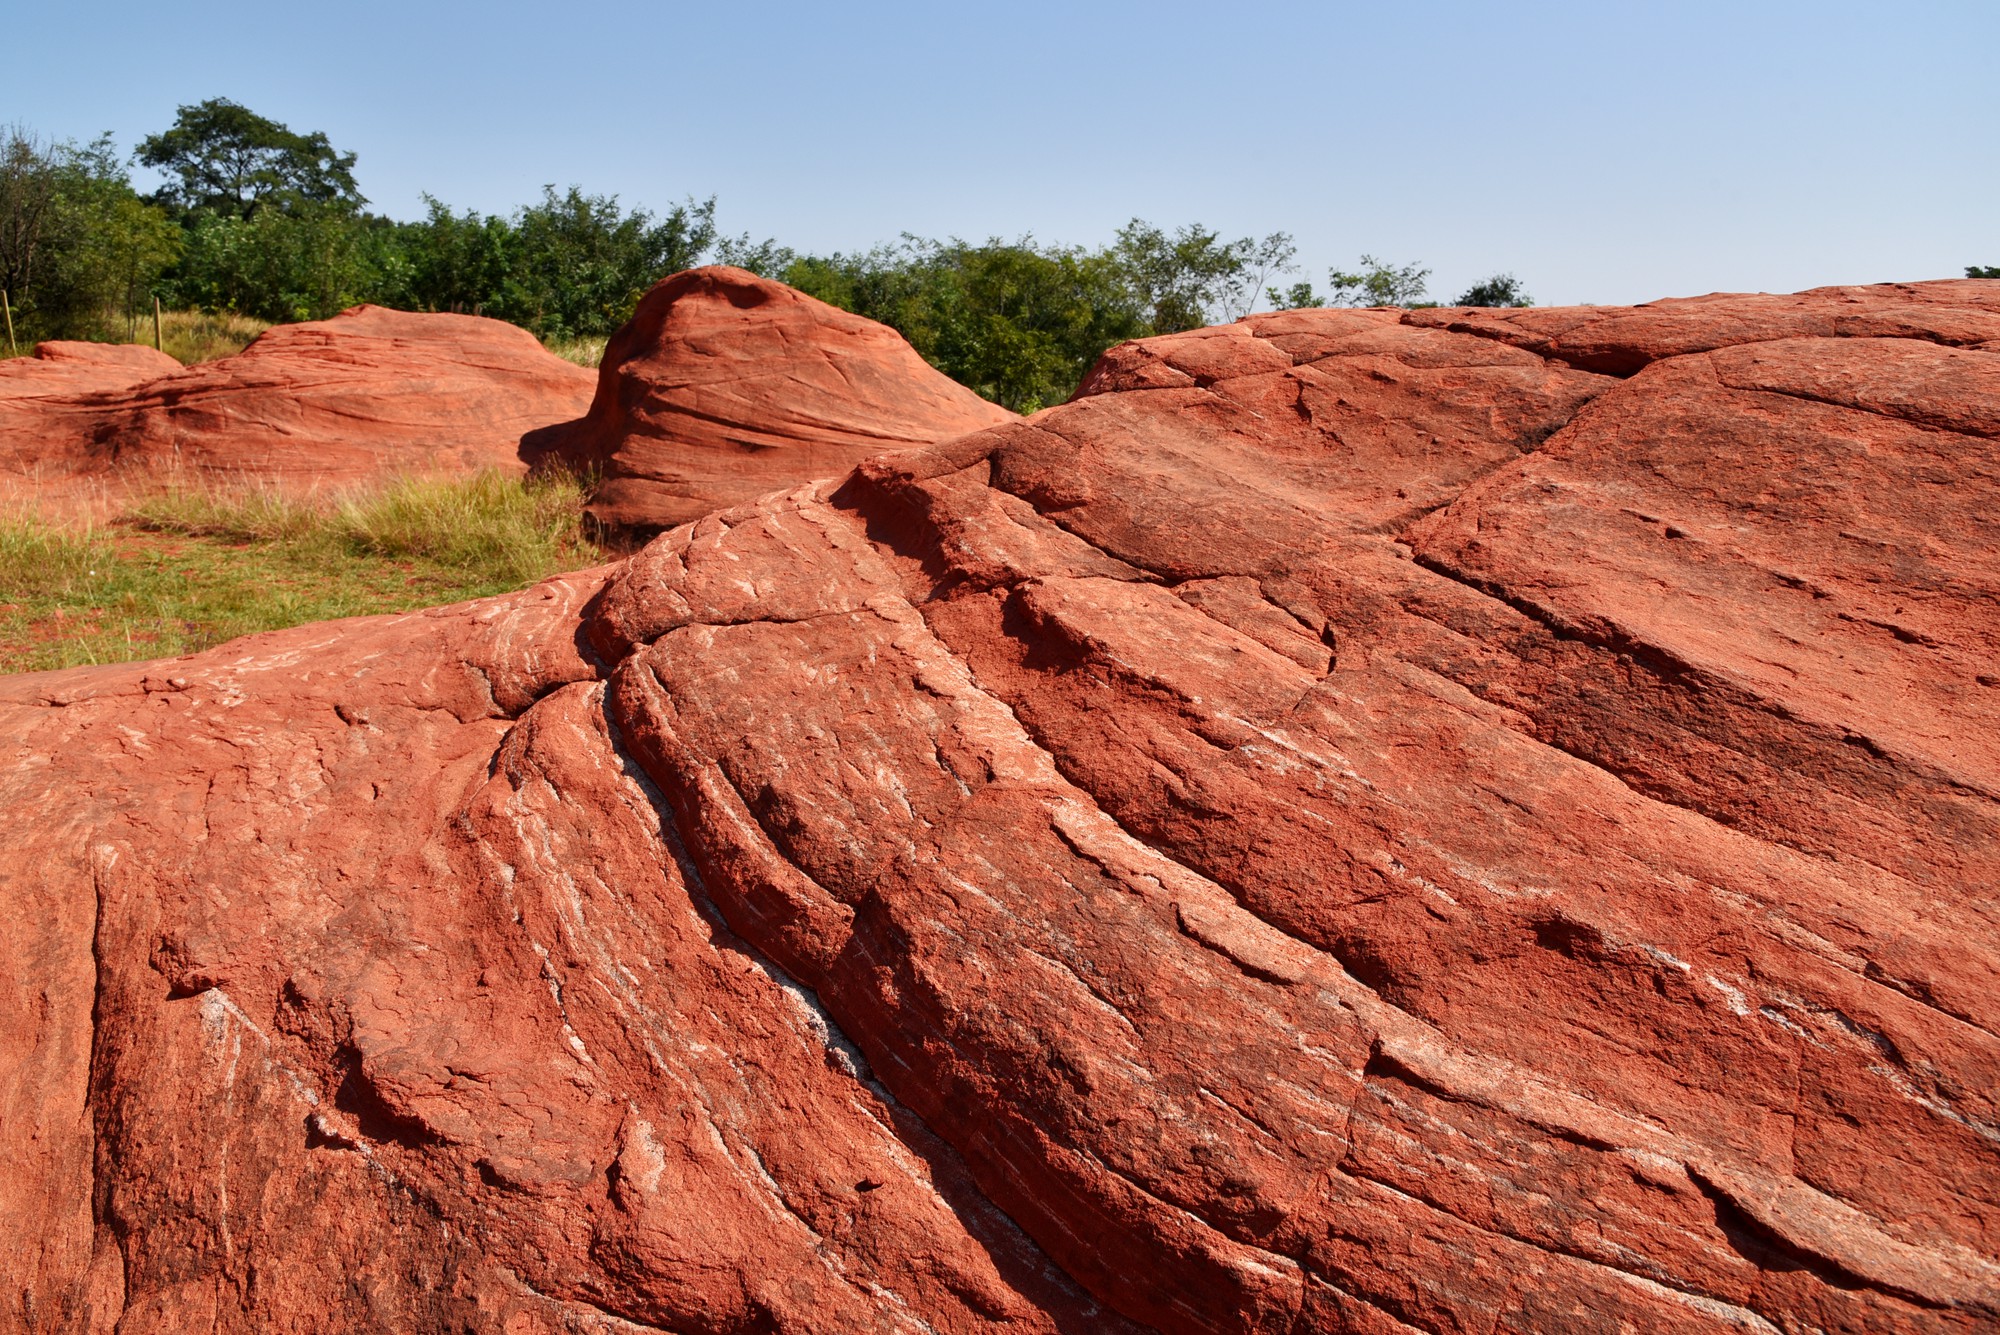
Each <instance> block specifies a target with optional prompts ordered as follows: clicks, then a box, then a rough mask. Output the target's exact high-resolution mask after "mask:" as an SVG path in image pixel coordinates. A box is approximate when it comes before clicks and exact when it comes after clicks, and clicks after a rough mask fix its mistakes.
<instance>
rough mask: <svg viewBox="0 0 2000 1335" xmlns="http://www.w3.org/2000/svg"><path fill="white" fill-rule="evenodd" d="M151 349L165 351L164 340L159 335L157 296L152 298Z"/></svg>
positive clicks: (158, 304)
mask: <svg viewBox="0 0 2000 1335" xmlns="http://www.w3.org/2000/svg"><path fill="white" fill-rule="evenodd" d="M153 350H154V351H155V352H165V351H166V350H167V345H166V342H165V341H164V340H163V339H161V337H160V299H159V298H158V297H154V298H153Z"/></svg>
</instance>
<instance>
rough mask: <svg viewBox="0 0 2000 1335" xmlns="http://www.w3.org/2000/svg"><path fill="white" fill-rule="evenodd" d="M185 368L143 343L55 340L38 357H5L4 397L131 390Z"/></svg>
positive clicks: (0, 382)
mask: <svg viewBox="0 0 2000 1335" xmlns="http://www.w3.org/2000/svg"><path fill="white" fill-rule="evenodd" d="M180 369H181V364H180V363H179V362H177V361H175V360H174V359H173V358H172V357H169V356H167V354H166V353H164V352H159V351H157V350H155V349H153V348H148V347H142V346H140V345H138V344H133V343H76V342H70V341H68V340H64V339H50V340H48V341H47V342H44V343H38V344H36V345H35V351H34V353H33V355H32V356H27V357H9V358H7V359H5V360H4V361H0V401H5V400H9V399H45V398H66V397H68V396H70V395H74V394H90V393H101V392H104V391H107V390H119V389H130V388H131V387H132V386H134V385H138V384H143V383H145V382H146V381H148V380H157V379H158V378H159V377H161V376H163V375H171V374H172V373H173V372H175V371H178V370H180Z"/></svg>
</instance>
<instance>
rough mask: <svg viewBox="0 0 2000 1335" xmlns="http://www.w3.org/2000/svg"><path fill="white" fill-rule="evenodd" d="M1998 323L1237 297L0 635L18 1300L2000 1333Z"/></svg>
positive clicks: (1887, 292) (614, 1322) (6, 1264)
mask: <svg viewBox="0 0 2000 1335" xmlns="http://www.w3.org/2000/svg"><path fill="white" fill-rule="evenodd" d="M1772 311H1778V312H1781V313H1783V318H1779V317H1778V316H1775V315H1772V314H1771V312H1772ZM1566 321H1567V322H1570V323H1564V322H1566ZM1558 326H1560V328H1557V327H1558ZM1551 329H1554V330H1555V332H1551ZM1621 330H1622V331H1623V332H1621ZM1996 336H2000V284H1993V283H1986V284H1979V283H1949V284H1934V285H1921V286H1916V287H1894V288H1872V289H1856V290H1850V291H1832V292H1821V293H1810V294H1806V295H1804V296H1801V297H1797V298H1786V299H1765V298H1742V299H1715V300H1710V301H1704V302H1687V303H1670V304H1662V305H1660V306H1656V307H1649V308H1641V309H1638V310H1633V311H1595V312H1531V313H1528V314H1526V315H1522V316H1518V317H1512V318H1496V317H1494V316H1493V315H1491V314H1482V313H1474V312H1454V311H1443V312H1425V313H1418V314H1412V315H1401V314H1398V313H1396V312H1389V311H1382V312H1293V313H1287V314H1283V315H1274V316H1267V317H1262V318H1257V319H1252V320H1249V321H1246V322H1243V323H1240V324H1236V325H1232V326H1229V327H1227V328H1222V329H1213V330H1206V331H1202V332H1199V333H1194V334H1189V335H1185V336H1179V337H1173V338H1165V339H1158V340H1153V341H1151V342H1149V343H1145V344H1139V345H1131V346H1127V347H1124V348H1121V349H1119V350H1117V351H1116V352H1114V353H1113V354H1111V355H1110V356H1108V357H1107V358H1106V360H1105V362H1104V364H1103V365H1102V366H1101V367H1100V369H1099V370H1098V372H1097V373H1096V374H1095V375H1094V376H1093V377H1092V380H1091V382H1090V384H1089V385H1088V386H1087V387H1086V393H1085V395H1084V396H1083V397H1080V398H1079V399H1078V400H1077V401H1075V402H1073V403H1071V404H1068V405H1066V406H1064V407H1061V408H1058V409H1054V410H1051V411H1049V412H1045V413H1042V414H1040V415H1038V416H1037V417H1035V418H1034V419H1032V420H1030V421H1027V422H1021V423H1015V424H1010V425H1005V426H1002V427H999V428H997V429H993V430H990V431H986V432H982V433H978V434H975V435H972V436H968V437H965V438H963V439H959V440H956V441H953V442H950V443H948V444H945V445H942V446H940V447H937V448H935V449H931V450H926V451H920V452H916V453H910V454H903V455H900V456H894V457H889V458H885V459H882V460H879V461H876V462H872V463H869V464H866V465H864V466H862V467H860V468H859V469H857V470H855V471H854V472H853V473H852V474H851V475H849V476H848V477H846V478H845V479H843V480H839V481H836V482H830V483H823V484H817V485H812V486H807V487H804V488H802V489H799V490H795V491H793V492H791V493H789V494H785V495H781V496H776V497H772V498H766V499H763V500H760V501H758V502H756V503H754V504H751V505H747V506H744V507H741V508H737V509H734V510H730V511H727V512H724V513H722V514H719V515H716V516H713V517H709V518H705V519H703V520H701V521H700V522H698V523H695V524H692V525H689V526H686V527H682V528H679V529H676V530H674V531H673V532H671V533H669V534H667V535H666V536H664V537H663V538H661V539H660V540H658V541H656V542H655V543H653V544H652V545H651V546H649V547H648V548H646V549H645V550H644V551H643V552H641V553H640V554H639V555H638V556H636V557H634V558H633V559H631V560H630V561H629V562H627V563H625V564H623V565H620V566H617V567H611V568H607V569H604V570H600V571H595V572H590V573H588V574H585V575H579V576H574V577H570V578H566V579H562V580H557V581H554V582H552V583H550V584H546V585H543V586H541V587H540V588H538V589H536V590H532V591H530V592H528V593H525V594H521V595H517V596H514V597H510V598H504V599H497V600H492V601H489V602H485V603H477V604H469V605H466V606H462V607H457V608H448V609H443V610H440V611H437V612H432V613H428V614H424V615H421V616H411V617H403V618H385V619H377V620H371V621H363V622H353V623H345V624H334V625H326V626H317V627H308V628H304V629H301V630H298V631H293V632H287V633H283V634H277V635H270V636H265V637H261V638H257V639H251V640H245V641H241V642H239V643H237V644H234V645H231V646H228V647H225V648H223V649H219V650H216V651H214V652H211V653H209V654H206V655H202V656H200V657H196V658H190V659H184V660H178V661H171V662H162V663H156V664H149V665H139V666H134V667H129V668H117V669H105V670H95V671H88V672H71V673H63V674H50V675H45V676H39V677H20V678H14V679H11V680H9V681H8V682H7V683H6V685H5V696H6V698H7V699H8V700H9V701H10V702H11V703H8V704H6V705H4V711H5V718H4V726H0V736H5V737H6V738H7V739H8V745H9V746H10V748H11V750H10V751H9V753H8V758H7V761H6V764H5V768H4V771H0V773H4V778H3V779H0V822H4V823H5V825H6V835H5V839H4V841H0V848H4V850H5V858H4V862H0V866H4V869H5V873H4V874H5V880H4V883H0V905H4V909H5V912H6V914H7V917H8V919H9V921H10V923H11V924H12V928H13V930H12V933H11V935H10V949H9V951H8V953H7V955H6V956H5V965H4V969H0V975H4V987H0V1034H4V1035H6V1036H7V1037H6V1040H5V1043H4V1045H0V1141H4V1144H0V1155H4V1161H5V1162H6V1163H7V1164H8V1165H9V1166H10V1172H9V1174H8V1176H7V1178H6V1179H5V1181H4V1182H0V1201H4V1211H5V1217H6V1219H7V1221H8V1223H9V1224H10V1233H11V1236H12V1237H13V1238H14V1239H15V1245H14V1246H13V1247H11V1248H9V1249H7V1250H6V1251H5V1252H4V1253H0V1270H4V1275H0V1281H4V1282H0V1294H4V1295H5V1297H4V1299H3V1300H0V1301H5V1302H6V1303H8V1304H12V1306H10V1307H8V1308H7V1311H8V1314H9V1319H10V1320H11V1321H13V1322H14V1323H16V1324H17V1325H23V1326H30V1327H33V1328H36V1329H57V1330H62V1329H86V1330H88V1329H96V1330H102V1329H109V1328H110V1327H111V1324H112V1323H113V1322H114V1321H116V1320H119V1319H120V1316H121V1314H122V1320H123V1323H124V1324H123V1326H122V1328H123V1329H126V1330H140V1329H143V1330H167V1331H176V1330H193V1329H200V1330H209V1329H222V1330H288V1329H296V1330H306V1329H381V1330H454V1331H455V1330H461V1329H469V1330H476V1331H486V1330H494V1331H507V1332H520V1331H531V1330H558V1329H560V1330H618V1331H623V1330H631V1329H634V1328H635V1327H638V1328H644V1327H657V1328H660V1329H667V1330H673V1331H679V1332H708V1331H732V1332H740V1331H801V1332H804V1331H814V1332H819V1331H849V1330H852V1331H864V1330H867V1331H899V1330H908V1331H920V1330H934V1331H950V1332H955V1331H974V1330H994V1329H1007V1330H1014V1331H1018V1330H1062V1331H1099V1330H1119V1329H1130V1328H1133V1326H1151V1327H1153V1328H1156V1329H1159V1330H1165V1331H1230V1332H1238V1331H1256V1332H1279V1331H1365V1332H1400V1331H1434V1332H1444V1331H1451V1332H1457V1331H1498V1330H1505V1331H1606V1332H1610V1331H1653V1330H1673V1331H1718V1332H1721V1331H1731V1332H1743V1331H1752V1332H1772V1331H1828V1332H1835V1331H1838V1332H1864V1331H1867V1332H1882V1331H1962V1332H1971V1331H1979V1330H1991V1329H1993V1328H1994V1326H1995V1323H1996V1322H2000V1265H1996V1262H1995V1254H1996V1251H2000V1108H1996V1106H1995V1104H1996V1097H2000V1093H1997V1092H2000V1041H1996V1038H1995V1034H1994V1028H1995V1024H1996V1022H2000V1019H1997V1017H1996V1012H2000V923H1996V918H2000V906H1996V899H1995V894H1994V886H1995V882H1996V875H1995V873H1996V868H1997V867H2000V837H1996V836H1997V835H2000V741H1996V739H2000V675H1996V673H2000V668H1996V666H1995V664H1996V662H2000V652H1996V650H2000V560H1997V559H1996V552H2000V523H1997V522H1996V518H1995V516H1996V514H2000V445H1996V437H2000V356H1996V355H1995V353H1994V351H1992V350H1991V348H1990V347H1989V348H1987V349H1985V350H1981V349H1979V348H1978V347H1977V346H1976V345H1978V344H1980V343H1989V344H1990V341H1991V340H1992V339H1994V338H1995V337H1996ZM1571 358H1573V359H1574V361H1579V362H1581V361H1587V362H1589V363H1591V364H1593V365H1596V366H1598V367H1601V368H1606V369H1605V370H1600V371H1592V370H1587V369H1582V368H1580V367H1579V366H1577V365H1574V364H1572V361H1571V360H1570V359H1571ZM1613 370H1615V371H1617V372H1618V373H1619V374H1618V375H1617V376H1614V375H1612V374H1609V371H1613ZM1621 377H1622V378H1621ZM1128 1322H1129V1323H1132V1325H1127V1324H1126V1323H1128Z"/></svg>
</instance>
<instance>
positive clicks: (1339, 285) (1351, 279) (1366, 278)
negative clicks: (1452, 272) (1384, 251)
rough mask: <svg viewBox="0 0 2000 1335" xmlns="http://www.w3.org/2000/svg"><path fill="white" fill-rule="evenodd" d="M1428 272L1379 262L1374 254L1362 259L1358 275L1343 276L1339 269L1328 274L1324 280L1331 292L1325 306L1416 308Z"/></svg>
mask: <svg viewBox="0 0 2000 1335" xmlns="http://www.w3.org/2000/svg"><path fill="white" fill-rule="evenodd" d="M1430 276H1431V271H1430V270H1429V269H1425V268H1420V267H1419V266H1417V265H1415V264H1405V265H1403V266H1402V267H1401V268H1397V267H1396V266H1395V265H1392V264H1390V263H1388V262H1387V261H1385V260H1378V259H1376V258H1375V257H1374V256H1373V255H1363V256H1362V257H1361V268H1360V271H1359V272H1357V273H1346V272H1343V271H1342V270H1339V269H1333V270H1330V271H1329V272H1328V273H1327V281H1328V282H1329V283H1330V284H1331V285H1332V287H1333V292H1332V295H1331V298H1330V299H1329V300H1328V302H1327V304H1328V305H1330V306H1415V305H1418V304H1420V303H1421V302H1422V301H1423V299H1424V293H1425V291H1426V289H1427V288H1428V286H1429V282H1430Z"/></svg>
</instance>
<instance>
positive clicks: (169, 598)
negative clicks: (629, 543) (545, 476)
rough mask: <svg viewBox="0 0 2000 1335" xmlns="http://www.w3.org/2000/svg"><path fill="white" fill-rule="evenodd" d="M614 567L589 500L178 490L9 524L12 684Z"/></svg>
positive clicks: (460, 485)
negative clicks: (600, 564) (91, 517)
mask: <svg viewBox="0 0 2000 1335" xmlns="http://www.w3.org/2000/svg"><path fill="white" fill-rule="evenodd" d="M601 559H602V553H600V551H599V550H598V549H597V548H596V547H595V546H593V545H592V544H591V543H590V542H589V541H588V540H587V539H586V538H585V537H584V533H583V490H582V488H581V487H579V486H578V485H577V484H576V483H574V482H571V481H568V480H563V479H556V480H548V481H536V482H530V483H525V484H524V483H522V482H519V481H516V480H514V479H512V478H508V477H504V476H502V475H500V474H497V473H485V474H481V475H479V476H477V477H473V478H469V479H461V480H453V481H422V480H410V481H404V482H399V483H396V484H394V485H392V486H389V487H387V488H384V489H382V490H379V491H375V492H372V493H366V494H350V495H346V496H329V497H321V498H317V499H307V500H292V499H286V498H283V497H279V496H275V495H271V494H260V493H236V494H226V493H220V492H213V491H194V490H189V491H180V492H172V493H167V494H165V495H162V496H159V497H156V498H153V499H152V500H149V501H147V502H145V503H143V504H141V505H139V506H138V507H137V508H135V509H134V510H133V511H132V512H131V513H130V514H128V515H126V516H123V517H121V518H120V519H118V520H117V521H115V522H113V523H111V524H107V525H103V526H100V527H96V528H90V529H80V528H73V527H62V526H58V525H54V524H50V523H48V522H45V521H43V520H40V519H36V518H33V517H29V516H15V517H12V518H0V672H28V671H35V670H38V669H42V668H58V667H72V666H76V665H79V664H85V663H112V662H121V661H125V660H128V659H134V658H158V657H164V656H168V655H172V654H183V653H191V652H194V651H196V650H199V649H206V648H208V647H210V646H211V645H215V644H220V643H221V642H222V641H224V640H229V639H233V638H235V637H236V636H238V635H247V634H250V633H251V632H253V631H260V630H275V629H278V628H280V627H284V626H294V625H299V624H301V623H303V622H307V621H320V620H325V619H327V618H329V617H343V616H359V615H363V614H366V613H373V612H398V611H408V610H411V609H413V608H419V607H428V606H433V605H435V604H438V603H448V602H455V601H457V600H459V599H464V598H478V597H484V596H486V595H488V594H495V593H504V592H507V591H509V590H512V589H518V588H521V587H523V586H525V585H527V584H531V583H533V582H534V581H536V580H538V579H541V578H544V577H545V576H548V575H551V574H554V573H556V572H558V571H561V570H574V569H578V568H580V567H583V566H587V565H592V564H595V563H596V562H597V561H599V560H601Z"/></svg>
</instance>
